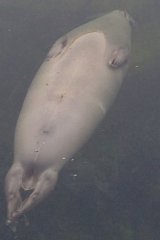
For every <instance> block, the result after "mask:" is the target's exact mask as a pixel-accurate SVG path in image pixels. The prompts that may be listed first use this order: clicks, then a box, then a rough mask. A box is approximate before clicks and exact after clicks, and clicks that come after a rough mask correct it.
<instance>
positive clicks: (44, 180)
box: [13, 169, 58, 219]
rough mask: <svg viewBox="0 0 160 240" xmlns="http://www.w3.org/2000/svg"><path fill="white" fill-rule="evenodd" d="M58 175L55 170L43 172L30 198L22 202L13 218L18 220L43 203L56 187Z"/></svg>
mask: <svg viewBox="0 0 160 240" xmlns="http://www.w3.org/2000/svg"><path fill="white" fill-rule="evenodd" d="M57 178H58V174H57V172H56V171H55V170H52V169H47V170H45V172H43V173H42V174H41V175H40V177H39V179H38V181H37V184H36V186H35V189H34V191H33V192H32V193H31V194H30V196H29V197H28V198H27V199H25V200H24V202H22V204H21V206H20V207H19V208H18V209H17V210H16V211H15V212H14V213H13V218H15V219H17V218H18V217H19V216H21V215H22V214H24V213H26V212H27V211H28V210H30V209H31V208H33V207H34V206H36V205H37V204H38V203H39V202H41V201H42V200H43V199H44V198H45V197H46V196H47V195H48V194H49V193H50V192H51V191H52V190H53V189H54V187H55V185H56V182H57Z"/></svg>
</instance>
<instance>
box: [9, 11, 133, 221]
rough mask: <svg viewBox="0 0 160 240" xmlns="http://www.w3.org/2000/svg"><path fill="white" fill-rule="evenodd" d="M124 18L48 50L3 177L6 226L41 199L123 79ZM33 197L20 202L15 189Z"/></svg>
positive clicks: (108, 19) (117, 14) (118, 14)
mask: <svg viewBox="0 0 160 240" xmlns="http://www.w3.org/2000/svg"><path fill="white" fill-rule="evenodd" d="M129 19H130V18H129V16H128V14H127V13H125V12H122V11H117V10H116V11H113V12H111V13H109V14H107V15H104V16H103V17H101V18H98V19H96V20H94V21H91V22H89V23H87V24H84V25H82V26H80V27H78V28H76V29H75V30H73V31H71V32H70V33H68V34H66V35H65V36H64V37H62V38H60V39H59V40H58V41H57V42H56V43H55V44H54V45H53V47H52V48H51V50H50V52H49V54H48V55H47V57H46V59H45V61H44V63H43V64H42V66H41V67H40V69H39V71H38V73H37V74H36V76H35V78H34V79H33V82H32V84H31V86H30V88H29V90H28V93H27V95H26V98H25V101H24V104H23V106H22V110H21V113H20V116H19V119H18V122H17V126H16V131H15V146H14V163H13V165H12V166H11V168H10V170H9V172H8V174H7V177H6V186H5V188H6V197H7V203H8V222H13V221H14V220H15V219H17V217H18V216H20V215H21V214H23V213H24V212H26V211H28V210H29V209H30V208H32V207H33V206H35V205H36V204H37V203H38V202H40V201H41V200H42V199H44V197H45V196H47V194H48V193H49V192H51V190H53V189H54V186H55V184H56V181H57V177H58V173H59V171H60V169H61V168H62V167H63V165H64V164H65V163H66V162H67V160H68V159H69V158H70V157H71V156H72V155H73V154H75V153H76V152H77V151H78V150H79V149H80V148H81V147H82V146H83V145H84V143H85V142H86V141H87V140H88V138H89V137H90V135H91V134H92V133H93V131H94V129H95V128H96V126H97V125H98V123H99V122H100V121H101V120H102V119H103V117H104V116H105V114H106V112H107V111H108V109H109V107H110V105H111V103H112V102H113V100H114V98H115V96H116V94H117V92H118V90H119V88H120V85H121V83H122V80H123V78H124V76H125V73H126V70H127V67H128V60H129V55H130V45H131V39H130V38H131V28H130V24H129ZM21 187H22V188H23V189H24V190H31V189H33V192H32V193H31V195H30V196H29V197H28V198H27V199H26V200H25V201H22V200H21V196H20V193H19V190H20V188H21Z"/></svg>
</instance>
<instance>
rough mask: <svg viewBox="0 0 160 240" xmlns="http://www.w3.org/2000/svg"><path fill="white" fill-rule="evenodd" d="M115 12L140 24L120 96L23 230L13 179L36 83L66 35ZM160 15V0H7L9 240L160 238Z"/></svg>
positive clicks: (4, 75)
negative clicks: (22, 121)
mask: <svg viewBox="0 0 160 240" xmlns="http://www.w3.org/2000/svg"><path fill="white" fill-rule="evenodd" d="M117 2H118V3H117ZM113 9H125V10H127V11H128V12H129V13H130V15H131V16H132V17H133V18H134V19H135V21H136V23H137V24H136V25H137V26H136V28H135V30H134V34H133V53H132V63H131V66H130V70H129V72H128V75H127V77H126V80H125V82H124V84H123V86H122V88H121V91H120V93H119V96H118V97H117V99H116V101H115V103H114V105H113V107H112V109H111V111H110V112H109V114H108V115H107V118H106V119H105V121H104V122H103V123H102V124H101V126H100V127H99V128H98V129H97V131H96V132H95V134H94V136H93V137H92V138H91V140H90V141H89V143H88V144H86V146H85V147H84V148H83V149H82V150H81V151H80V152H79V153H78V154H77V155H76V156H74V161H70V163H69V164H67V166H66V167H65V168H64V169H63V170H62V172H61V174H60V179H59V182H58V184H57V187H56V190H55V191H54V193H53V194H52V195H51V196H50V197H49V198H48V199H46V200H45V201H44V203H42V204H40V205H39V206H37V208H35V209H34V210H33V211H31V212H30V213H29V214H27V217H28V219H29V222H30V224H29V226H28V227H25V224H23V221H22V223H20V224H19V226H18V230H17V233H16V234H13V233H12V232H11V231H10V230H9V229H8V228H7V227H6V226H5V218H6V210H5V207H6V206H5V198H4V192H3V185H4V176H5V174H6V172H7V170H8V168H9V166H10V164H11V162H12V149H13V136H14V129H15V124H16V120H17V117H18V114H19V111H20V108H21V105H22V102H23V99H24V96H25V94H26V91H27V88H28V86H29V84H30V82H31V81H32V78H33V76H34V74H35V72H36V71H37V69H38V68H39V66H40V64H41V63H42V61H43V59H44V56H45V55H46V53H47V51H48V50H49V48H50V47H51V45H52V43H53V42H54V41H55V40H56V39H57V38H59V37H60V36H61V35H63V34H64V33H66V32H68V31H70V30H71V29H73V28H74V27H76V26H79V25H81V24H82V23H84V22H87V21H89V20H90V19H92V18H95V17H96V16H99V15H101V14H103V13H105V12H109V11H111V10H113ZM159 12H160V1H159V0H152V1H150V0H141V1H138V0H128V1H126V0H119V1H117V0H112V1H111V0H107V1H106V0H34V1H31V0H23V1H21V0H0V43H1V44H0V56H1V58H0V73H1V74H0V136H1V138H0V159H1V161H0V166H1V167H0V179H1V181H0V186H1V193H0V203H1V204H0V213H1V218H0V239H1V240H12V239H17V240H21V239H22V240H28V239H29V240H33V239H38V240H54V239H56V240H135V239H136V240H142V239H145V240H158V239H159V234H160V230H159V229H160V204H159V202H160V94H159V89H160V70H159V55H160V44H159V39H160V30H159V26H160V16H159Z"/></svg>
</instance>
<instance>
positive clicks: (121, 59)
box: [108, 48, 129, 68]
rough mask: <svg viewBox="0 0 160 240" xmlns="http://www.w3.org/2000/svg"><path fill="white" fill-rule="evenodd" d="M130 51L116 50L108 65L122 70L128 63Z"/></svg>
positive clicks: (125, 49)
mask: <svg viewBox="0 0 160 240" xmlns="http://www.w3.org/2000/svg"><path fill="white" fill-rule="evenodd" d="M128 59H129V50H128V48H119V49H115V50H114V51H113V52H112V53H111V56H110V58H109V61H108V65H109V67H111V68H120V67H122V66H123V65H124V64H126V63H128Z"/></svg>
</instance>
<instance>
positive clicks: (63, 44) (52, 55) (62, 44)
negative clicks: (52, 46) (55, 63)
mask: <svg viewBox="0 0 160 240" xmlns="http://www.w3.org/2000/svg"><path fill="white" fill-rule="evenodd" d="M67 42H68V41H67V37H65V38H64V39H62V41H61V42H60V44H61V47H60V50H59V51H58V52H57V53H56V55H55V53H54V52H50V53H48V55H47V57H46V59H45V61H49V60H50V59H51V58H53V57H57V56H59V55H60V53H61V52H62V50H63V48H64V47H65V46H66V45H67Z"/></svg>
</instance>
